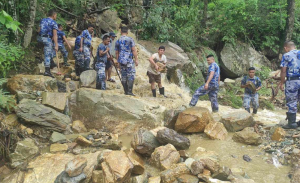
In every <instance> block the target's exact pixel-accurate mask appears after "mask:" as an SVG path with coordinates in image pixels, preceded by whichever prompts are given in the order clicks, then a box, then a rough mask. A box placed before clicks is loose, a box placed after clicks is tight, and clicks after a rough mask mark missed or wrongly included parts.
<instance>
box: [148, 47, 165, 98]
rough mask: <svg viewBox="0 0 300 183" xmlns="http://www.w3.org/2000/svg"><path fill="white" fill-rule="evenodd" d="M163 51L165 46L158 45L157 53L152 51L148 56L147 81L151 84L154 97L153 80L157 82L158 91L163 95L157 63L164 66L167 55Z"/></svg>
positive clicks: (163, 89) (163, 90)
mask: <svg viewBox="0 0 300 183" xmlns="http://www.w3.org/2000/svg"><path fill="white" fill-rule="evenodd" d="M164 53H165V47H164V46H160V47H159V48H158V53H154V54H153V55H152V56H151V57H150V58H149V62H150V65H149V67H148V70H147V76H148V77H149V83H150V84H151V90H152V95H153V97H156V88H155V82H156V83H157V84H158V87H159V93H160V94H161V95H163V96H164V95H165V88H164V87H162V85H161V74H160V72H159V66H158V63H160V64H162V65H164V66H165V65H166V63H167V57H166V56H165V55H164Z"/></svg>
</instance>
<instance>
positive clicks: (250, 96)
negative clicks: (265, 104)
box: [241, 76, 261, 111]
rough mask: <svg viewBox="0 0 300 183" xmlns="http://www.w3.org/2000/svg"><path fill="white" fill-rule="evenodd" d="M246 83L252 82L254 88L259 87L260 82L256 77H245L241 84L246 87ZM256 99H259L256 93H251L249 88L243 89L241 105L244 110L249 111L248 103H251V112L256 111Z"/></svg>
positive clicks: (257, 104) (257, 105)
mask: <svg viewBox="0 0 300 183" xmlns="http://www.w3.org/2000/svg"><path fill="white" fill-rule="evenodd" d="M248 81H250V82H252V83H253V84H254V85H255V87H256V88H259V87H261V80H260V79H259V77H257V76H254V78H250V77H248V76H245V77H244V78H243V79H242V81H241V84H242V85H246V83H247V82H248ZM258 97H259V95H258V93H257V92H255V93H253V92H252V91H251V89H250V88H248V87H247V88H245V93H244V103H243V106H244V108H245V109H246V110H247V111H250V102H252V107H253V111H257V109H258V107H259V101H258Z"/></svg>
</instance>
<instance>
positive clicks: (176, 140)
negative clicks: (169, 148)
mask: <svg viewBox="0 0 300 183" xmlns="http://www.w3.org/2000/svg"><path fill="white" fill-rule="evenodd" d="M156 139H157V140H158V142H159V143H160V144H162V145H166V144H169V143H170V144H172V145H174V146H175V147H176V149H178V150H184V149H188V148H189V147H190V140H189V139H188V138H187V137H185V136H183V135H180V134H178V133H177V132H176V131H175V130H172V129H169V128H165V129H163V130H159V131H158V132H157V136H156Z"/></svg>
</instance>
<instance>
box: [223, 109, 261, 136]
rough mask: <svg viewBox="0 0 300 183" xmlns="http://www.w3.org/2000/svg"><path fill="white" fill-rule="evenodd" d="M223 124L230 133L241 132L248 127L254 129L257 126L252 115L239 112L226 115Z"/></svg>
mask: <svg viewBox="0 0 300 183" xmlns="http://www.w3.org/2000/svg"><path fill="white" fill-rule="evenodd" d="M221 122H222V123H223V124H224V126H225V128H226V129H227V130H228V131H230V132H236V131H240V130H243V129H244V128H246V127H253V126H254V124H255V121H254V120H253V117H252V115H251V114H250V113H248V112H247V111H237V112H233V113H229V114H225V115H223V116H222V118H221Z"/></svg>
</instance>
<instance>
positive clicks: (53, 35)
mask: <svg viewBox="0 0 300 183" xmlns="http://www.w3.org/2000/svg"><path fill="white" fill-rule="evenodd" d="M56 17H57V13H56V11H54V10H49V11H48V18H43V19H42V20H41V22H40V27H39V34H40V35H41V38H42V42H43V45H44V57H45V59H44V65H45V73H44V76H50V77H54V76H52V74H51V72H50V63H51V61H52V62H53V58H54V54H53V53H55V52H57V51H58V43H57V30H58V26H57V23H56V22H55V20H56ZM52 41H53V42H54V46H53V42H52Z"/></svg>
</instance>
